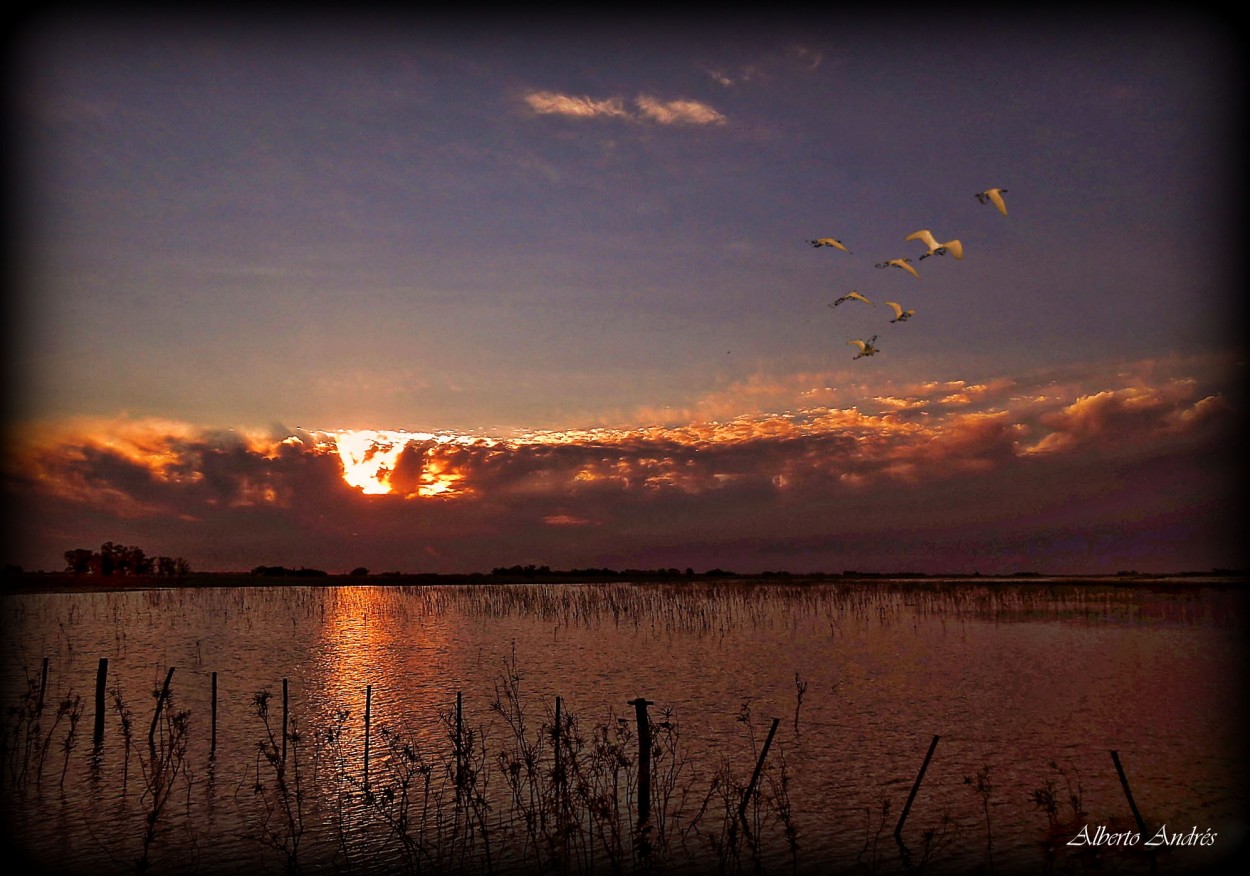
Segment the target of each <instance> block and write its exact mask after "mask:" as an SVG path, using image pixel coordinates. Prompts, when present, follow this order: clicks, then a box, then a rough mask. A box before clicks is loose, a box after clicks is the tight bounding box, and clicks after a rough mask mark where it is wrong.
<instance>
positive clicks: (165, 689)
mask: <svg viewBox="0 0 1250 876" xmlns="http://www.w3.org/2000/svg"><path fill="white" fill-rule="evenodd" d="M173 677H174V667H172V666H171V667H169V672H167V673H165V683H164V684H163V685H162V686H161V692H160V695H159V696H158V697H157V698H156V711H154V712H153V713H152V726H151V727H149V728H148V747H149V748H155V747H156V725H157V723H158V722H159V721H160V719H161V709H163V708H164V707H165V700H167V699H169V682H170V680H171V679H172V678H173Z"/></svg>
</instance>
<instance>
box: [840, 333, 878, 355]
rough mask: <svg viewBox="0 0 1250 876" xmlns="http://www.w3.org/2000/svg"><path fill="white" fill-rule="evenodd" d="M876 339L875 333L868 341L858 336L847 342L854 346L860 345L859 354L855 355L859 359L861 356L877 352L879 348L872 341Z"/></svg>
mask: <svg viewBox="0 0 1250 876" xmlns="http://www.w3.org/2000/svg"><path fill="white" fill-rule="evenodd" d="M876 339H877V336H876V335H873V336H872V337H871V338H869V339H868V340H866V341H862V340H860V339H859V338H856V339H855V340H853V341H847V343H848V344H850V345H851V346H852V347H859V354H858V355H856V356H855V357H854V358H855V359H858V358H860V357H861V356H871V355H872V354H873V353H875V352H877V348H876V347H874V346H873V345H872V342H873V341H875V340H876Z"/></svg>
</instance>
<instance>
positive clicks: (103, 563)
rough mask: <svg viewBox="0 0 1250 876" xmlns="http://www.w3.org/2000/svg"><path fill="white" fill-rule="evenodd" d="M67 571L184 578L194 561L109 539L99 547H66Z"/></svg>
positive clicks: (88, 573)
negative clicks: (145, 551)
mask: <svg viewBox="0 0 1250 876" xmlns="http://www.w3.org/2000/svg"><path fill="white" fill-rule="evenodd" d="M64 556H65V571H66V572H71V573H73V574H75V575H157V576H159V577H162V578H183V577H186V576H187V575H189V574H190V573H191V564H190V563H188V562H187V561H186V560H184V559H183V558H182V557H166V556H155V557H149V556H148V555H147V554H146V553H144V551H143V549H142V548H140V547H136V546H135V545H121V544H115V543H113V542H111V541H106V542H105V543H104V544H102V545H100V549H99V550H98V551H93V550H91V549H90V548H73V549H71V550H67V551H66V552H65V554H64Z"/></svg>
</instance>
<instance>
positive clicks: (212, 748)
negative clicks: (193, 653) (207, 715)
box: [208, 672, 217, 757]
mask: <svg viewBox="0 0 1250 876" xmlns="http://www.w3.org/2000/svg"><path fill="white" fill-rule="evenodd" d="M212 714H213V732H212V738H211V741H210V742H209V745H208V756H209V757H216V755H217V673H216V672H214V673H213V694H212Z"/></svg>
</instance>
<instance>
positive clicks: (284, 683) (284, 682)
mask: <svg viewBox="0 0 1250 876" xmlns="http://www.w3.org/2000/svg"><path fill="white" fill-rule="evenodd" d="M289 703H290V697H289V695H288V692H287V680H286V679H285V678H284V679H282V766H283V768H285V767H286V728H287V714H288V711H287V707H288V705H289Z"/></svg>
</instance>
